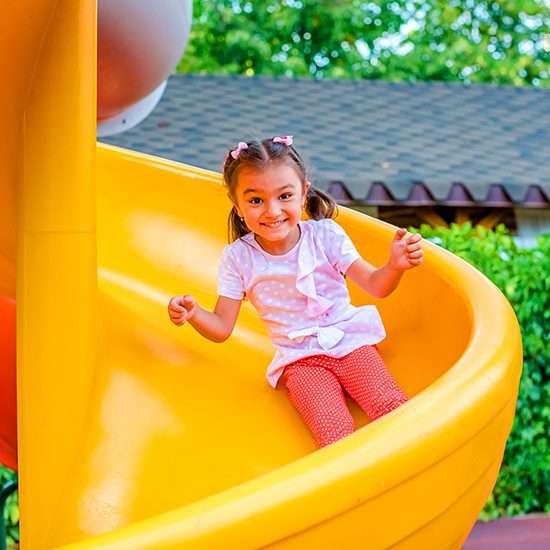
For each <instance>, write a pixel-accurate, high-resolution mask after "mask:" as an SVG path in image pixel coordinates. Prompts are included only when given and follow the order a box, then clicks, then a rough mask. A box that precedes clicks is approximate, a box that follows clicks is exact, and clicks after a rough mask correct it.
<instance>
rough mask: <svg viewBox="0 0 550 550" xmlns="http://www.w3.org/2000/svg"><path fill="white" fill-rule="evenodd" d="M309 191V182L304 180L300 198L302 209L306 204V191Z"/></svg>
mask: <svg viewBox="0 0 550 550" xmlns="http://www.w3.org/2000/svg"><path fill="white" fill-rule="evenodd" d="M310 189H311V182H310V181H309V180H306V181H305V183H304V196H303V197H302V207H304V206H305V204H306V198H307V194H308V191H309V190H310Z"/></svg>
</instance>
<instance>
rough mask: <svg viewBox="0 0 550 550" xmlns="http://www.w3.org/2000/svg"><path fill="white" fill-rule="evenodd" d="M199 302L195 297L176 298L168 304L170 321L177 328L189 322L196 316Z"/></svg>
mask: <svg viewBox="0 0 550 550" xmlns="http://www.w3.org/2000/svg"><path fill="white" fill-rule="evenodd" d="M196 309H197V302H196V301H195V298H193V296H189V295H185V296H174V297H173V298H171V299H170V302H169V303H168V315H169V316H170V321H172V323H174V325H176V326H177V327H180V326H181V325H183V324H184V323H185V322H186V321H189V319H191V318H192V317H193V315H195V311H196Z"/></svg>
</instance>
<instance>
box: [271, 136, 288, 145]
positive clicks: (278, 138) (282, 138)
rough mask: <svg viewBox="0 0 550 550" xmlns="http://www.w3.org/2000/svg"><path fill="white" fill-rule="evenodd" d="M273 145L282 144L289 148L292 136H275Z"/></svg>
mask: <svg viewBox="0 0 550 550" xmlns="http://www.w3.org/2000/svg"><path fill="white" fill-rule="evenodd" d="M273 143H283V144H284V145H286V146H287V147H290V146H291V145H292V136H275V137H274V138H273Z"/></svg>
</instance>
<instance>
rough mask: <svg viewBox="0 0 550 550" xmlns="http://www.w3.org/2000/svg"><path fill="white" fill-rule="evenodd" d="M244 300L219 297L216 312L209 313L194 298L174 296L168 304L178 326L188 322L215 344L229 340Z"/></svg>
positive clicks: (173, 319) (169, 313)
mask: <svg viewBox="0 0 550 550" xmlns="http://www.w3.org/2000/svg"><path fill="white" fill-rule="evenodd" d="M241 303H242V300H234V299H233V298H226V297H225V296H218V301H217V302H216V306H215V307H214V311H208V310H206V309H204V308H202V307H201V306H199V304H197V302H196V301H195V299H194V298H193V297H192V296H189V295H186V296H174V297H173V298H172V299H171V300H170V303H169V304H168V315H169V316H170V320H171V321H172V323H174V324H175V325H176V326H178V327H179V326H181V325H183V324H184V323H186V322H189V324H190V325H191V326H192V327H193V328H194V329H195V330H196V331H197V332H198V333H199V334H201V335H202V336H204V337H205V338H208V339H209V340H212V341H213V342H223V341H225V340H227V339H228V338H229V337H230V336H231V333H232V332H233V329H234V327H235V323H236V322H237V317H238V315H239V311H240V309H241Z"/></svg>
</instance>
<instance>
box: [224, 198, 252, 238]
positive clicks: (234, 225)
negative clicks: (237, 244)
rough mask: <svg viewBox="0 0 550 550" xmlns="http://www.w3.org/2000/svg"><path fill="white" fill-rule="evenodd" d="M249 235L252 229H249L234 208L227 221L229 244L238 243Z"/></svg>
mask: <svg viewBox="0 0 550 550" xmlns="http://www.w3.org/2000/svg"><path fill="white" fill-rule="evenodd" d="M247 233H250V229H248V227H247V226H246V224H245V223H244V220H243V219H241V217H240V216H239V213H238V212H237V210H236V208H235V207H233V208H232V209H231V212H230V213H229V217H228V219H227V237H228V240H229V242H230V243H232V242H233V241H237V240H238V239H240V238H241V237H244V236H245V235H246V234H247Z"/></svg>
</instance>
